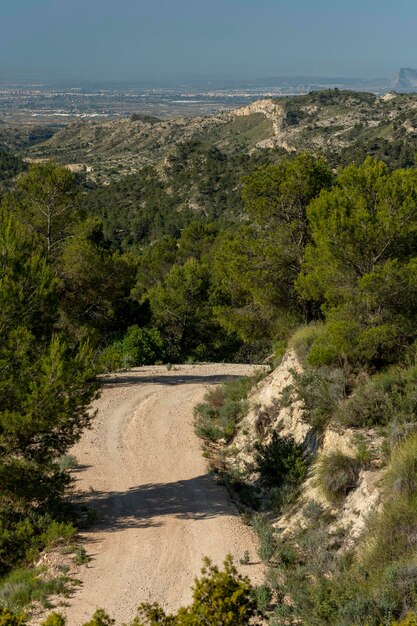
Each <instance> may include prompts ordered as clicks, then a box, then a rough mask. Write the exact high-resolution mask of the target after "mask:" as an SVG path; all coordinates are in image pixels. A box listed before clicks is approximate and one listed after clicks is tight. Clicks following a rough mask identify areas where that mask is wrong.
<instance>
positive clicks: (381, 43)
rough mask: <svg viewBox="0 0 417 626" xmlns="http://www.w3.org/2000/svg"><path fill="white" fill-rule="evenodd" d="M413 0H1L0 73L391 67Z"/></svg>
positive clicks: (412, 25)
mask: <svg viewBox="0 0 417 626" xmlns="http://www.w3.org/2000/svg"><path fill="white" fill-rule="evenodd" d="M416 34H417V1H416V0H344V1H341V0H0V78H1V77H7V78H12V77H16V78H19V77H22V78H23V77H24V78H27V77H34V78H35V77H36V78H80V79H81V78H86V79H93V78H97V79H103V78H109V79H116V78H120V79H137V80H150V79H155V80H167V79H173V80H182V79H184V80H186V79H198V78H204V79H205V78H234V79H251V78H267V77H278V76H328V77H335V76H342V77H357V78H372V77H388V76H391V75H393V74H395V72H396V71H397V70H398V69H399V68H400V67H415V68H417V37H416Z"/></svg>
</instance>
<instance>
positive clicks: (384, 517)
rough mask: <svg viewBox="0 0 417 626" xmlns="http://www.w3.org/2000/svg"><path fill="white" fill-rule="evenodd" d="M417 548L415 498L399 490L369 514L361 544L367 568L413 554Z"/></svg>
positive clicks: (379, 565)
mask: <svg viewBox="0 0 417 626" xmlns="http://www.w3.org/2000/svg"><path fill="white" fill-rule="evenodd" d="M416 549H417V501H416V500H415V499H411V500H410V499H409V498H408V497H407V496H405V495H401V494H398V495H396V496H395V497H393V498H389V499H388V500H387V501H386V502H385V503H384V505H383V507H382V509H381V510H379V511H375V512H374V513H373V514H372V515H371V516H370V518H369V520H368V523H367V528H366V532H365V534H364V536H363V538H362V541H361V546H360V554H361V560H362V562H363V563H364V564H365V566H366V568H367V569H368V571H372V570H375V569H379V570H381V569H382V568H384V567H386V566H387V565H388V564H390V563H394V562H395V561H399V560H401V559H404V558H408V557H410V555H413V554H415V551H416Z"/></svg>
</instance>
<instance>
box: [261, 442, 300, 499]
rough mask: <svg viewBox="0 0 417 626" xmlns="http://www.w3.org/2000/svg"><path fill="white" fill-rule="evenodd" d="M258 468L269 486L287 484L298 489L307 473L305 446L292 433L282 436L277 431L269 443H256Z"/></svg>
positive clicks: (264, 482)
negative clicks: (296, 440) (297, 441)
mask: <svg viewBox="0 0 417 626" xmlns="http://www.w3.org/2000/svg"><path fill="white" fill-rule="evenodd" d="M255 450H256V454H255V462H256V469H257V471H258V472H259V475H260V480H261V482H262V483H263V484H264V485H266V486H267V487H282V486H284V484H285V485H287V486H288V487H291V488H293V489H296V488H297V487H298V486H299V485H300V484H301V483H302V481H303V480H304V479H305V477H306V474H307V463H306V460H305V453H304V448H303V446H302V445H300V444H297V443H296V442H295V439H294V437H292V436H291V435H287V436H281V435H280V434H279V433H277V432H276V431H275V432H274V433H273V435H272V439H271V441H270V442H269V443H268V444H261V443H259V442H258V443H256V444H255Z"/></svg>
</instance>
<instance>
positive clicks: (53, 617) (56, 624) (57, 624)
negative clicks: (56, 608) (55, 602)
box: [41, 612, 66, 626]
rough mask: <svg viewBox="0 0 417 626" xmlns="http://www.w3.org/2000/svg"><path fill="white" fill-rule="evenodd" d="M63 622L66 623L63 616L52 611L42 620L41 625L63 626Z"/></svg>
mask: <svg viewBox="0 0 417 626" xmlns="http://www.w3.org/2000/svg"><path fill="white" fill-rule="evenodd" d="M65 624H66V619H65V617H64V616H63V615H60V613H55V612H54V613H51V614H50V615H48V617H47V618H46V620H44V621H43V622H42V625H41V626H65Z"/></svg>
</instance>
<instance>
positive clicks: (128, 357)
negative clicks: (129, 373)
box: [123, 325, 165, 367]
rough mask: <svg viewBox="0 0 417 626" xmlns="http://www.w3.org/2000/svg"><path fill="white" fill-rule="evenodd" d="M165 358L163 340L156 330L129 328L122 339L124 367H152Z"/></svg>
mask: <svg viewBox="0 0 417 626" xmlns="http://www.w3.org/2000/svg"><path fill="white" fill-rule="evenodd" d="M164 358H165V351H164V340H163V339H162V336H161V334H160V332H159V330H157V329H156V328H139V326H136V325H135V326H130V327H129V328H128V330H127V332H126V335H125V336H124V339H123V364H124V366H125V367H136V366H139V365H153V364H154V363H156V362H157V361H159V362H161V361H163V360H164Z"/></svg>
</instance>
